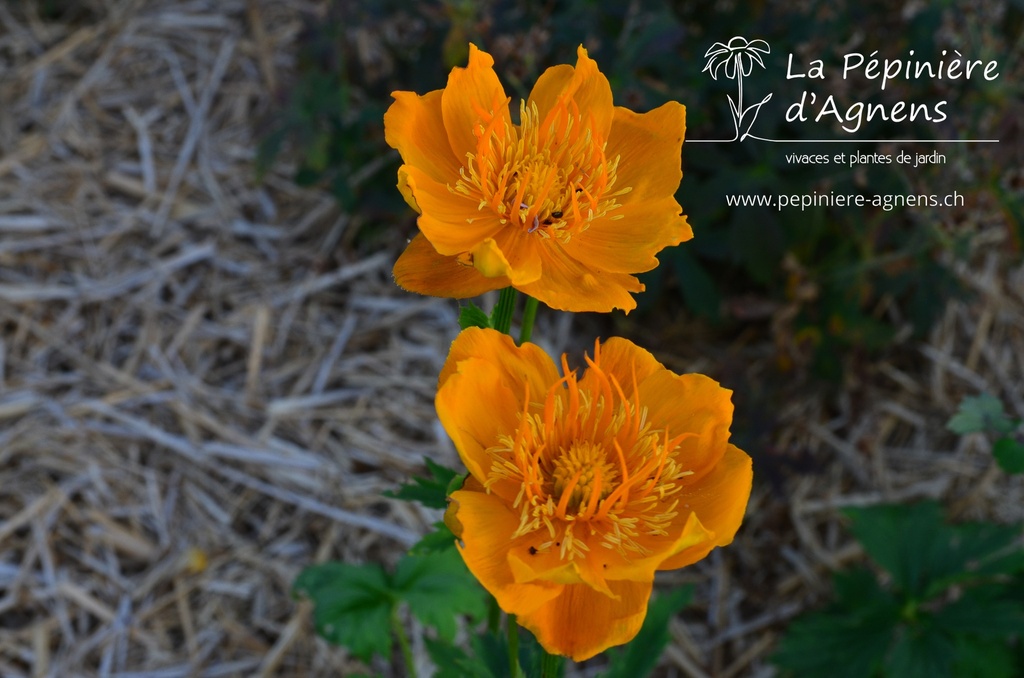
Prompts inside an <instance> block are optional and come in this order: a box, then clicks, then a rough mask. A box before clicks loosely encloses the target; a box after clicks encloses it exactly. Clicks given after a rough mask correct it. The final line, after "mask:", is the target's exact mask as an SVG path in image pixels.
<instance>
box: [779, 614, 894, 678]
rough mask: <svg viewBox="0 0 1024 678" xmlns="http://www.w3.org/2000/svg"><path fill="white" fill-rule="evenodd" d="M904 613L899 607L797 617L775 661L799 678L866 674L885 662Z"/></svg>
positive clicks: (855, 677)
mask: <svg viewBox="0 0 1024 678" xmlns="http://www.w3.org/2000/svg"><path fill="white" fill-rule="evenodd" d="M898 615H899V610H898V608H895V607H874V608H872V609H869V610H864V609H861V610H838V609H836V610H832V611H829V612H818V613H812V614H808V615H804V616H802V617H800V618H799V619H797V620H795V621H793V622H792V623H791V624H790V625H789V628H788V629H787V630H786V635H785V636H784V637H783V638H782V641H781V642H780V643H779V647H778V649H777V650H776V651H775V654H774V655H773V656H772V662H773V663H775V664H776V665H777V666H778V667H779V668H781V669H784V670H787V671H789V672H790V673H789V674H787V675H792V676H796V677H798V678H864V677H865V676H874V675H876V674H877V672H878V670H879V669H880V668H881V666H882V662H883V660H884V658H885V654H886V652H887V650H888V649H889V645H890V644H891V642H892V639H893V635H894V632H895V629H896V626H897V619H898Z"/></svg>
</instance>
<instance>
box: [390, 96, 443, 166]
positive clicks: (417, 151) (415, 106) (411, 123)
mask: <svg viewBox="0 0 1024 678" xmlns="http://www.w3.org/2000/svg"><path fill="white" fill-rule="evenodd" d="M441 93H442V90H439V89H438V90H434V91H433V92H427V93H426V94H424V95H423V96H419V95H418V94H416V93H415V92H392V93H391V96H392V97H394V99H395V101H394V103H393V104H391V107H390V108H388V110H387V113H385V114H384V140H385V141H387V142H388V145H389V146H391V148H394V149H396V150H397V151H398V152H399V153H400V154H401V155H402V162H404V163H406V164H407V165H414V166H416V167H418V168H420V169H421V170H423V171H424V172H425V173H426V174H427V176H429V177H430V178H431V179H433V180H434V181H437V182H440V183H447V182H449V181H455V180H456V179H458V177H459V168H460V167H461V166H462V160H461V159H460V158H456V157H455V154H454V153H452V147H451V145H450V144H449V143H448V133H447V132H446V131H445V128H444V119H443V118H442V117H441Z"/></svg>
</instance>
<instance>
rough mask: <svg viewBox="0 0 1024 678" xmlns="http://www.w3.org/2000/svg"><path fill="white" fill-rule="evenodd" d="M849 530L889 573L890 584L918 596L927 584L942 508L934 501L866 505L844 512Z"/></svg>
mask: <svg viewBox="0 0 1024 678" xmlns="http://www.w3.org/2000/svg"><path fill="white" fill-rule="evenodd" d="M844 513H845V514H846V515H847V516H849V517H850V518H851V519H852V520H853V523H852V524H851V526H850V530H851V531H852V532H853V534H854V536H855V537H857V541H859V542H860V543H861V544H862V545H863V546H864V550H865V551H867V553H868V555H869V556H871V558H872V559H873V560H874V561H875V562H876V563H878V564H879V565H880V566H881V567H882V568H883V569H884V570H886V571H887V572H889V574H891V575H892V578H893V583H894V584H895V585H896V587H897V588H899V589H902V590H904V591H906V592H907V593H909V594H910V595H912V596H917V597H920V596H921V595H923V594H924V591H925V589H926V588H927V586H928V584H929V576H928V573H927V569H928V564H929V563H930V562H931V561H932V560H933V559H934V558H933V554H934V552H935V551H936V548H937V546H936V541H937V539H938V536H939V535H938V530H939V528H941V526H942V511H941V509H940V508H939V505H938V504H937V503H935V502H921V503H918V504H911V505H892V506H869V507H866V508H849V509H846V510H845V511H844Z"/></svg>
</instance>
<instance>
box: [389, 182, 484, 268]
mask: <svg viewBox="0 0 1024 678" xmlns="http://www.w3.org/2000/svg"><path fill="white" fill-rule="evenodd" d="M404 169H405V179H406V183H407V184H408V187H409V190H410V191H411V192H412V195H413V197H414V198H415V201H416V204H417V205H418V206H419V207H420V217H419V219H417V220H416V223H417V225H418V226H419V227H420V231H422V232H423V235H425V236H426V237H427V240H429V241H430V244H431V245H433V246H434V249H435V250H437V251H438V252H439V253H440V254H444V255H447V256H453V255H456V254H461V253H463V252H471V251H472V250H473V248H474V247H476V246H477V245H478V244H480V243H481V242H483V240H484V239H485V238H491V237H493V236H494V234H495V233H497V232H498V231H499V230H500V229H501V222H499V221H498V218H497V217H496V216H494V214H493V213H491V212H490V211H489V210H480V209H478V203H477V202H476V201H474V200H473V199H472V198H469V197H467V196H464V195H462V194H461V193H457V192H454V191H450V190H448V186H446V185H444V184H441V183H438V182H436V181H434V180H433V179H431V178H430V177H429V176H428V175H427V174H426V172H424V171H423V170H421V169H419V168H418V167H415V166H413V165H404Z"/></svg>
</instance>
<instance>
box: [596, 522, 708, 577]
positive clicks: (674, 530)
mask: <svg viewBox="0 0 1024 678" xmlns="http://www.w3.org/2000/svg"><path fill="white" fill-rule="evenodd" d="M684 515H685V518H684V519H683V520H681V521H678V520H677V521H676V524H675V525H674V527H670V528H668V530H669V535H668V536H651V535H647V534H641V535H638V536H637V537H636V539H635V541H636V542H637V543H638V544H640V545H641V546H643V547H644V548H646V549H649V550H650V555H647V556H645V557H643V558H621V559H620V560H619V561H618V562H612V563H609V565H608V569H607V571H606V574H605V576H606V577H607V578H608V579H609V580H619V579H628V580H630V581H653V580H654V571H655V570H664V569H668V568H665V567H664V566H663V565H664V563H665V561H666V560H667V559H669V558H672V557H673V556H675V555H677V554H680V553H690V552H694V551H695V550H699V549H701V548H706V549H707V550H706V551H705V554H707V551H710V550H711V549H712V548H714V547H715V545H716V544H715V539H716V537H715V533H714V532H712V531H711V530H709V529H708V528H707V527H706V526H705V525H703V524H702V523H701V521H700V519H699V518H698V517H697V515H696V514H694V513H690V512H686V513H685V514H684Z"/></svg>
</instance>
